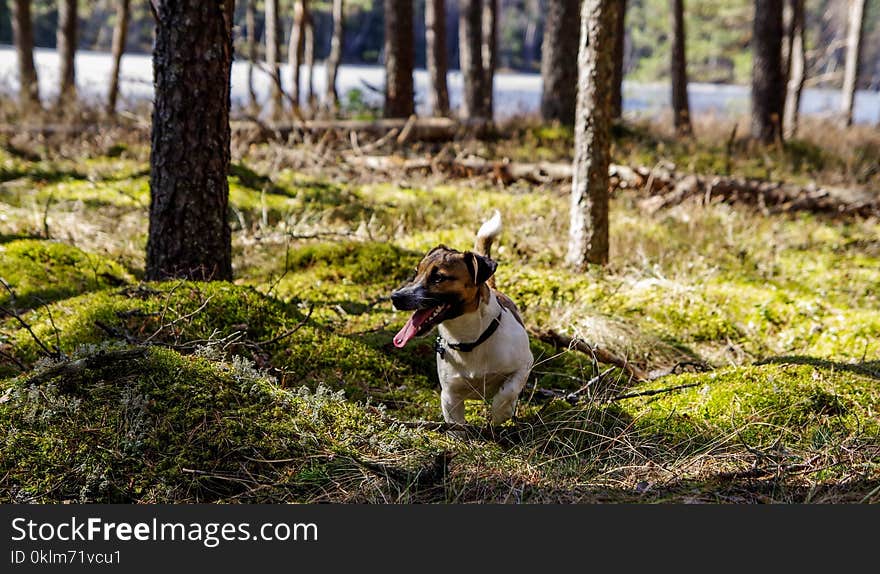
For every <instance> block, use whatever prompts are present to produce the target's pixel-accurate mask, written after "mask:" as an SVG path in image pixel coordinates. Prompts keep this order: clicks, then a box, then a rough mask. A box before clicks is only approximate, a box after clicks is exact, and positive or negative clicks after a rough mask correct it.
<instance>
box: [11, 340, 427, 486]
mask: <svg viewBox="0 0 880 574" xmlns="http://www.w3.org/2000/svg"><path fill="white" fill-rule="evenodd" d="M3 389H4V391H5V393H4V398H5V399H6V400H4V402H3V403H2V404H0V420H2V425H3V427H4V428H5V429H7V432H6V433H4V438H3V439H2V441H0V468H2V478H0V482H2V488H0V492H3V493H4V494H3V495H0V497H2V499H3V502H13V501H15V502H25V501H27V502H34V501H35V502H50V501H75V502H171V501H173V502H182V501H191V502H209V501H218V500H220V501H222V500H227V501H232V500H239V501H242V500H243V501H268V500H271V501H274V502H278V501H281V500H286V501H291V502H295V501H308V500H310V499H312V498H314V497H317V496H320V495H326V493H327V492H328V491H332V490H335V489H336V488H337V487H335V486H334V484H336V485H339V486H341V483H345V482H349V485H348V486H345V487H342V488H345V489H349V488H352V486H354V488H355V489H356V488H357V487H356V482H354V483H351V482H350V481H357V480H358V478H359V475H360V472H359V469H358V466H357V461H360V460H364V459H371V458H382V457H386V456H388V454H389V453H391V452H394V453H398V454H399V453H401V452H405V451H411V452H412V453H413V455H412V458H413V459H415V460H416V462H419V459H420V458H423V457H425V456H430V454H431V452H432V450H436V449H437V448H438V447H439V446H441V445H442V443H441V442H438V441H437V440H432V439H430V438H429V437H428V436H424V435H421V434H419V433H416V432H412V431H407V430H405V429H400V428H397V427H395V426H394V425H389V423H388V422H386V421H385V420H384V419H383V418H382V416H381V413H380V412H379V411H376V410H375V409H373V410H369V409H363V408H361V407H358V406H356V405H355V404H353V403H351V402H348V401H345V400H344V399H343V398H342V396H341V395H338V394H331V393H329V392H328V391H326V390H318V391H316V392H314V393H312V392H308V391H305V390H302V389H300V390H295V391H292V390H284V389H281V388H279V387H277V386H276V385H275V384H273V382H272V381H271V380H270V379H268V378H266V377H265V376H263V375H261V374H260V373H259V372H257V371H255V370H254V369H253V368H252V367H250V366H249V365H248V364H247V363H244V362H241V361H238V360H236V361H232V362H223V361H221V360H219V359H218V358H217V357H213V358H212V359H211V360H209V359H207V358H201V357H195V356H189V357H184V356H181V355H179V354H177V353H176V352H174V351H170V350H162V349H151V350H149V352H148V354H147V356H146V357H145V358H143V359H140V360H136V361H130V360H129V361H126V362H125V363H123V364H120V363H113V362H108V363H107V365H106V366H105V367H100V368H95V369H93V370H90V371H86V372H84V373H83V374H82V375H81V376H80V377H77V379H76V380H72V379H70V378H67V379H56V380H53V381H50V382H48V383H44V384H42V385H41V386H40V387H39V388H37V387H36V386H34V385H29V384H28V383H27V380H26V379H19V380H16V381H12V382H8V383H6V384H5V385H4V386H3ZM83 429H88V430H87V431H85V430H83ZM399 462H400V461H399ZM370 488H372V487H370ZM339 495H342V493H341V492H340V493H338V494H337V496H339Z"/></svg>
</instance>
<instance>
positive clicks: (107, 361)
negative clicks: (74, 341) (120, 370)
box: [27, 349, 148, 385]
mask: <svg viewBox="0 0 880 574" xmlns="http://www.w3.org/2000/svg"><path fill="white" fill-rule="evenodd" d="M147 352H148V351H147V349H125V350H121V351H101V352H99V353H98V354H96V355H89V356H88V357H83V358H82V359H76V360H75V361H68V362H65V363H61V364H58V365H55V366H53V367H49V368H48V369H46V370H45V371H43V372H41V373H38V374H36V375H34V376H32V377H30V378H29V379H28V380H27V384H28V385H40V384H43V383H46V382H48V381H51V380H52V379H55V378H58V377H62V378H70V377H75V376H78V375H81V374H82V373H84V372H85V371H88V370H94V369H102V368H105V367H108V366H110V365H113V364H116V363H124V362H129V361H136V360H138V359H143V358H145V357H146V356H147Z"/></svg>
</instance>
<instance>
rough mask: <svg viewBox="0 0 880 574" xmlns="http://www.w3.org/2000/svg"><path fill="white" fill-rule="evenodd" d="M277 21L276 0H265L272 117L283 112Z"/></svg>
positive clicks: (277, 116) (279, 115)
mask: <svg viewBox="0 0 880 574" xmlns="http://www.w3.org/2000/svg"><path fill="white" fill-rule="evenodd" d="M279 24H280V23H279V21H278V0H266V23H265V27H266V66H267V67H268V68H269V73H270V74H271V80H272V85H271V86H270V87H269V116H270V117H271V118H273V119H277V118H279V117H281V115H282V114H283V113H284V93H283V92H282V91H281V69H280V64H281V61H280V60H281V58H280V48H279V45H278V40H279V36H280V34H279V32H280V30H281V28H280V26H279Z"/></svg>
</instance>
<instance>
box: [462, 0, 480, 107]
mask: <svg viewBox="0 0 880 574" xmlns="http://www.w3.org/2000/svg"><path fill="white" fill-rule="evenodd" d="M458 8H459V18H458V40H459V41H458V56H459V68H461V75H462V82H463V84H464V91H463V93H462V102H461V116H462V117H463V118H466V119H470V118H485V117H486V111H485V105H486V102H485V93H486V91H485V88H484V84H485V81H486V76H485V74H484V72H483V57H482V43H483V40H482V36H483V24H482V22H483V7H482V1H481V0H459V3H458Z"/></svg>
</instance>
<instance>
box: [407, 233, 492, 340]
mask: <svg viewBox="0 0 880 574" xmlns="http://www.w3.org/2000/svg"><path fill="white" fill-rule="evenodd" d="M496 265H497V264H496V263H495V262H494V261H492V260H491V259H489V258H488V257H483V256H482V255H478V254H476V253H473V252H471V251H465V252H461V251H456V250H455V249H450V248H448V247H446V246H445V245H439V246H437V247H435V248H434V249H432V250H431V251H429V252H428V253H427V254H426V255H425V256H424V257H423V258H422V260H421V262H419V265H418V267H417V268H416V276H415V278H414V279H413V280H412V281H411V282H409V283H408V284H406V285H405V286H403V287H401V288H400V289H398V290H397V291H395V292H393V293H392V294H391V302H392V303H393V304H394V307H395V309H398V310H401V311H415V312H414V313H413V314H412V317H410V319H409V321H407V323H406V325H405V326H404V327H403V329H401V330H400V332H399V333H397V335H395V336H394V346H396V347H403V346H404V345H406V344H407V343H408V342H409V341H410V340H411V339H412V338H413V337H417V336H419V335H423V334H425V333H427V332H428V331H430V330H431V329H432V328H433V327H434V326H435V325H439V324H440V323H442V322H443V321H446V320H449V319H453V318H455V317H458V316H460V315H463V314H465V313H470V312H473V311H476V310H477V307H478V306H479V304H480V300H481V297H482V296H483V294H484V292H485V289H486V287H485V284H486V281H487V280H488V279H489V277H491V276H492V274H493V273H495V267H496Z"/></svg>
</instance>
